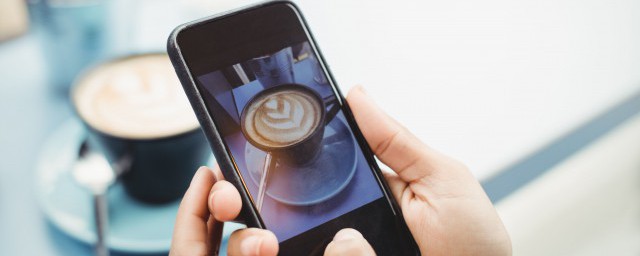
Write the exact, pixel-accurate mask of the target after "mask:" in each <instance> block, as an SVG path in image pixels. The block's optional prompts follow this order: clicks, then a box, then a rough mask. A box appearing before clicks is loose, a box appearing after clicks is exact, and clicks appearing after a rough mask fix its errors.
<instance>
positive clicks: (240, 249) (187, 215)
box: [169, 166, 375, 256]
mask: <svg viewBox="0 0 640 256" xmlns="http://www.w3.org/2000/svg"><path fill="white" fill-rule="evenodd" d="M240 208H242V201H241V199H240V194H239V193H238V190H237V189H236V188H235V187H234V186H233V185H231V183H229V182H228V181H225V180H224V179H223V177H222V173H221V172H220V169H219V168H218V167H217V166H216V167H215V168H213V170H212V169H209V168H207V167H200V169H198V171H197V172H196V174H195V175H194V177H193V180H192V181H191V185H190V186H189V189H188V190H187V192H186V193H185V195H184V197H183V199H182V202H181V203H180V208H179V210H178V216H177V217H176V224H175V228H174V231H173V240H172V241H171V251H170V253H169V254H170V255H172V256H179V255H218V250H219V248H220V243H221V240H222V228H223V222H225V221H231V220H234V219H236V218H237V217H238V214H240ZM227 253H228V254H229V255H264V256H269V255H276V254H277V253H278V240H277V239H276V236H275V235H274V234H273V233H272V232H271V231H268V230H264V229H258V228H246V229H242V230H236V231H235V232H233V233H232V234H231V237H230V238H229V241H228V244H227ZM325 255H326V256H338V255H375V253H374V252H373V249H372V248H371V246H370V245H369V244H368V243H367V241H366V240H365V239H364V237H362V235H361V234H360V233H358V231H356V230H353V229H343V230H341V231H340V232H338V233H337V234H336V235H335V237H334V239H333V241H332V242H331V243H329V245H328V246H327V249H326V251H325Z"/></svg>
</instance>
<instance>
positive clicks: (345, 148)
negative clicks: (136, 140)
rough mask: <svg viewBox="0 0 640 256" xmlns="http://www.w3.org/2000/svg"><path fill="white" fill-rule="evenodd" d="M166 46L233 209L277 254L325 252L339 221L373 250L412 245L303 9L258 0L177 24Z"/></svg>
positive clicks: (405, 251) (406, 251)
mask: <svg viewBox="0 0 640 256" xmlns="http://www.w3.org/2000/svg"><path fill="white" fill-rule="evenodd" d="M168 52H169V56H170V58H171V61H172V62H173V65H174V67H175V70H176V73H177V74H178V76H179V78H180V81H181V83H182V85H183V87H184V89H185V92H186V94H187V96H188V98H189V100H190V102H191V105H192V106H193V109H194V110H195V113H196V115H197V117H198V119H199V121H200V124H201V127H202V129H203V131H204V133H205V135H206V137H207V138H208V140H209V143H210V145H211V148H212V150H213V152H214V155H215V157H216V159H217V161H218V164H219V165H220V168H221V170H222V172H223V175H224V176H225V179H227V180H228V181H230V182H231V183H232V184H234V186H236V188H237V189H238V191H240V194H241V197H242V203H243V208H242V211H241V217H242V221H243V222H244V223H245V224H246V225H247V226H249V227H258V228H264V229H269V230H271V231H272V232H274V233H275V235H276V237H277V238H278V241H279V243H280V254H281V255H322V254H323V252H324V249H325V246H326V245H327V244H328V243H329V242H330V241H331V240H332V238H333V236H334V235H335V234H336V232H338V231H339V230H341V229H343V228H354V229H356V230H358V231H360V232H361V233H362V234H363V236H364V237H365V238H366V239H367V240H368V241H369V243H370V244H371V245H372V246H373V248H374V250H375V251H376V253H378V255H419V253H420V252H419V250H418V247H417V245H416V243H415V241H414V239H413V237H412V235H411V233H410V231H409V229H408V228H407V226H406V224H405V222H404V218H403V217H402V213H401V211H400V209H399V207H398V204H397V203H396V202H395V200H394V198H393V196H392V195H391V193H390V190H389V188H388V186H387V184H386V182H385V180H384V178H383V176H382V173H381V172H380V169H379V167H378V166H377V164H376V161H375V158H374V156H373V154H372V152H371V149H370V148H369V146H368V144H367V142H366V141H365V139H364V138H363V136H362V133H361V132H360V130H359V129H358V125H357V124H356V122H355V120H354V117H353V114H352V113H351V111H350V109H349V106H348V104H347V103H346V101H345V98H344V97H343V95H342V93H341V92H340V90H339V89H338V87H337V84H336V81H335V80H334V79H333V77H332V76H331V73H330V72H329V68H328V66H327V64H326V63H325V61H324V58H323V57H322V54H321V53H320V50H319V48H318V45H317V44H316V42H315V40H314V39H313V36H312V34H311V32H310V31H309V27H308V26H307V24H306V22H305V20H304V18H303V16H302V13H301V12H300V10H299V9H298V7H296V5H295V4H293V3H291V2H288V1H272V2H265V3H260V4H257V5H253V6H250V7H246V8H242V9H240V10H236V11H232V12H229V13H225V14H221V15H218V16H213V17H208V18H205V19H201V20H197V21H194V22H190V23H187V24H184V25H181V26H179V27H177V28H176V29H175V30H174V31H173V32H172V34H171V36H170V37H169V42H168Z"/></svg>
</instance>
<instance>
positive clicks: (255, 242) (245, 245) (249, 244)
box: [240, 236, 262, 255]
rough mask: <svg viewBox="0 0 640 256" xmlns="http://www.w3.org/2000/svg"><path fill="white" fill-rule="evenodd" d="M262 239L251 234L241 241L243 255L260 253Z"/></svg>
mask: <svg viewBox="0 0 640 256" xmlns="http://www.w3.org/2000/svg"><path fill="white" fill-rule="evenodd" d="M261 243H262V239H261V238H259V237H257V236H250V237H247V238H245V239H244V241H242V243H240V252H242V255H259V254H260V245H261Z"/></svg>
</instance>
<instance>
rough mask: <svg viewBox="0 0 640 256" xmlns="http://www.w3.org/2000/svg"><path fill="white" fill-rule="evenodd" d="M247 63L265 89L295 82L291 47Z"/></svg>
mask: <svg viewBox="0 0 640 256" xmlns="http://www.w3.org/2000/svg"><path fill="white" fill-rule="evenodd" d="M248 63H249V66H250V67H251V69H252V70H253V74H254V75H255V76H256V78H257V79H258V81H260V84H262V87H263V88H265V89H267V88H271V87H274V86H278V85H281V84H289V83H294V82H295V79H294V75H293V53H292V51H291V47H286V48H284V49H282V50H279V51H277V52H274V53H273V54H267V55H264V56H260V57H257V58H253V59H251V60H249V62H248Z"/></svg>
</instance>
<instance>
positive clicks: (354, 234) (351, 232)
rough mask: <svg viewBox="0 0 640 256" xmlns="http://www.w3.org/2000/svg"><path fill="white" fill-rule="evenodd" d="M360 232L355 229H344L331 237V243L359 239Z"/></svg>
mask: <svg viewBox="0 0 640 256" xmlns="http://www.w3.org/2000/svg"><path fill="white" fill-rule="evenodd" d="M361 236H362V235H361V234H360V232H358V231H356V230H355V229H350V228H345V229H343V230H340V231H338V233H337V234H336V235H335V236H334V237H333V241H344V240H350V239H356V238H358V237H361Z"/></svg>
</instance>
